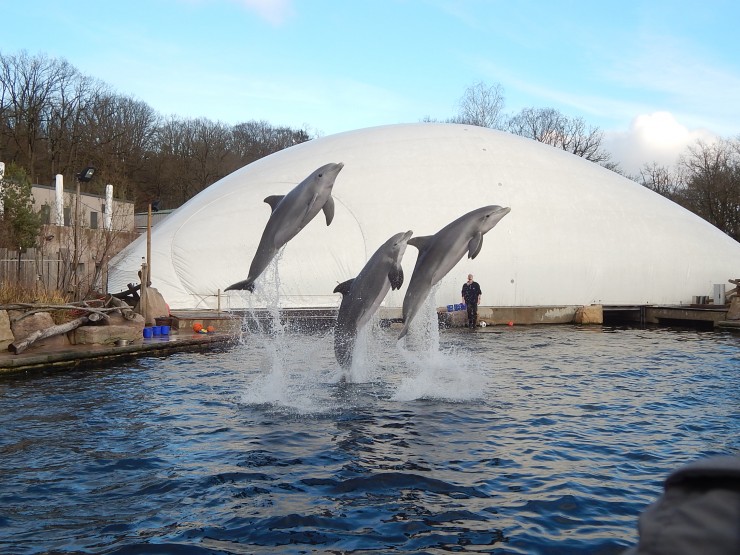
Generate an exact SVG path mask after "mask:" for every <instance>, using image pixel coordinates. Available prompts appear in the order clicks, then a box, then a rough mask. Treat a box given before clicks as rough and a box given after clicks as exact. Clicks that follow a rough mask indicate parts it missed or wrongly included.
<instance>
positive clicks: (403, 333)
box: [398, 323, 409, 341]
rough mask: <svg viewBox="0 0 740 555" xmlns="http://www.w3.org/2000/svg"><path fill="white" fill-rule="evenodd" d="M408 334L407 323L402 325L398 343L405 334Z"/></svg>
mask: <svg viewBox="0 0 740 555" xmlns="http://www.w3.org/2000/svg"><path fill="white" fill-rule="evenodd" d="M408 332H409V325H408V323H404V325H403V329H402V330H401V333H399V334H398V341H401V339H403V338H404V337H406V334H407V333H408Z"/></svg>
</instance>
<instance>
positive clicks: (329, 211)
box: [322, 197, 334, 225]
mask: <svg viewBox="0 0 740 555" xmlns="http://www.w3.org/2000/svg"><path fill="white" fill-rule="evenodd" d="M322 210H323V211H324V216H326V225H331V222H332V220H333V219H334V199H333V198H332V197H329V198H328V199H326V202H325V203H324V207H323V208H322Z"/></svg>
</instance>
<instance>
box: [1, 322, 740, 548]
mask: <svg viewBox="0 0 740 555" xmlns="http://www.w3.org/2000/svg"><path fill="white" fill-rule="evenodd" d="M396 335H397V330H389V329H382V328H380V327H378V326H374V327H372V328H371V329H370V330H369V331H368V332H367V333H365V334H363V335H362V336H361V338H360V339H358V346H359V351H358V353H357V355H356V360H355V365H354V367H353V369H352V371H351V372H350V373H349V374H347V375H344V374H342V372H341V371H340V369H339V367H338V365H337V363H336V361H335V360H334V354H333V339H332V333H331V331H323V332H311V333H310V332H301V331H300V330H296V329H292V330H291V329H287V330H279V332H276V333H271V334H266V333H245V335H244V337H243V341H242V343H241V344H239V345H237V346H235V347H232V348H228V349H224V350H220V351H215V352H208V353H197V354H192V353H188V354H181V355H174V356H169V357H165V358H143V359H139V360H137V361H135V362H133V363H129V364H125V365H118V366H112V367H110V368H105V369H99V370H88V371H67V372H59V373H51V372H49V373H37V374H33V375H30V376H24V377H22V376H17V377H11V378H5V379H2V380H0V429H2V434H1V435H0V467H1V469H2V472H1V473H0V552H2V553H4V554H16V553H17V554H21V553H46V552H52V553H120V554H123V553H186V554H201V553H202V554H205V553H295V554H298V553H449V552H461V553H499V554H514V553H517V554H536V553H548V554H555V553H562V554H578V553H583V554H587V553H588V554H594V553H599V554H610V553H620V552H622V551H623V550H624V549H625V548H626V547H628V546H630V545H632V544H634V543H635V542H636V539H637V518H638V516H639V514H640V512H641V511H642V510H643V509H645V507H646V506H647V505H648V504H650V503H651V502H653V501H654V500H655V499H656V498H657V496H658V495H660V493H661V491H662V481H663V480H664V479H665V477H666V475H667V474H668V473H669V472H670V471H671V470H673V469H675V468H677V467H678V466H681V465H682V464H684V463H687V462H690V461H693V460H696V459H697V458H701V457H705V456H709V455H715V454H723V453H732V452H736V451H738V450H739V449H740V433H739V432H740V388H738V386H737V384H738V382H739V380H740V337H738V336H735V335H732V334H729V333H720V332H697V331H688V330H671V329H616V328H606V327H583V328H579V327H572V326H541V327H540V326H537V327H516V326H515V327H494V328H491V327H489V328H486V330H485V331H482V330H479V331H478V332H474V333H471V332H469V331H467V330H446V331H443V332H441V334H439V335H438V336H437V337H436V339H434V340H433V341H432V344H431V347H430V345H429V344H424V342H423V341H422V342H421V344H420V345H414V344H413V341H409V343H407V344H406V345H403V344H401V345H397V344H396V341H395V338H396Z"/></svg>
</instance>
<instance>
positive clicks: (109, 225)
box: [103, 183, 113, 231]
mask: <svg viewBox="0 0 740 555" xmlns="http://www.w3.org/2000/svg"><path fill="white" fill-rule="evenodd" d="M103 227H105V229H106V230H107V231H112V230H113V185H111V184H110V183H109V184H108V185H106V186H105V214H103Z"/></svg>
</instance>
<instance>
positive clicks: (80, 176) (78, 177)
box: [73, 166, 95, 301]
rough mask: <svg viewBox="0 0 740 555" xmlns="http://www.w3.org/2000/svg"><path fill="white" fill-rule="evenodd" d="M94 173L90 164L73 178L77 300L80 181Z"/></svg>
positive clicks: (76, 296)
mask: <svg viewBox="0 0 740 555" xmlns="http://www.w3.org/2000/svg"><path fill="white" fill-rule="evenodd" d="M94 174H95V168H94V167H92V166H87V167H86V168H85V169H84V170H82V171H81V172H80V173H78V174H77V175H75V178H76V180H77V198H76V199H75V227H74V236H75V237H74V238H75V255H74V258H73V264H74V269H73V271H74V281H75V289H74V296H75V300H76V301H79V300H80V298H79V296H80V276H79V271H78V267H79V265H80V218H81V214H80V183H87V182H89V181H90V180H91V179H92V178H93V175H94Z"/></svg>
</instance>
